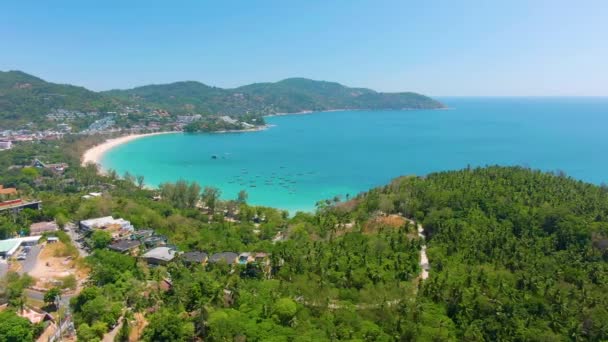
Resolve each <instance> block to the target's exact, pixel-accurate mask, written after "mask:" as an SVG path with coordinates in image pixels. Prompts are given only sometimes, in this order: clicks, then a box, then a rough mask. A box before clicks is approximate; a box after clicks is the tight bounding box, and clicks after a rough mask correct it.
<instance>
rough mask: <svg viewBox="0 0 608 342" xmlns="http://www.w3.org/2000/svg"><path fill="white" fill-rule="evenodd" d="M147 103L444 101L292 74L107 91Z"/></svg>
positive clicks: (315, 105)
mask: <svg viewBox="0 0 608 342" xmlns="http://www.w3.org/2000/svg"><path fill="white" fill-rule="evenodd" d="M106 94H108V95H111V96H116V97H119V98H121V99H123V100H129V101H133V102H136V103H138V104H140V105H141V106H145V107H155V108H162V109H166V110H169V111H171V112H176V113H191V112H198V113H210V114H228V115H243V114H247V113H249V114H275V113H296V112H301V111H309V110H312V111H319V110H330V109H435V108H442V107H443V105H442V104H441V103H439V102H437V101H435V100H433V99H431V98H429V97H426V96H424V95H420V94H416V93H378V92H375V91H373V90H370V89H363V88H349V87H346V86H343V85H341V84H339V83H334V82H324V81H314V80H309V79H305V78H289V79H285V80H283V81H279V82H276V83H255V84H250V85H246V86H242V87H239V88H235V89H221V88H216V87H210V86H207V85H204V84H202V83H199V82H192V81H190V82H177V83H171V84H165V85H151V86H144V87H138V88H134V89H129V90H112V91H108V92H106Z"/></svg>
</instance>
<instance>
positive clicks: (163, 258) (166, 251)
mask: <svg viewBox="0 0 608 342" xmlns="http://www.w3.org/2000/svg"><path fill="white" fill-rule="evenodd" d="M175 254H176V253H175V250H174V249H171V248H169V247H156V248H154V249H151V250H149V251H148V252H146V254H144V255H143V256H142V257H143V258H144V260H146V262H147V263H148V264H151V265H165V264H167V263H168V262H170V261H171V260H173V259H174V258H175Z"/></svg>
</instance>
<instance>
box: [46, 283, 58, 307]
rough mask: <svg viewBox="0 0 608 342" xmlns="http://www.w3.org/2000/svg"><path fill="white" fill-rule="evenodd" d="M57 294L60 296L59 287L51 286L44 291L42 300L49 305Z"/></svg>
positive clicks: (53, 301)
mask: <svg viewBox="0 0 608 342" xmlns="http://www.w3.org/2000/svg"><path fill="white" fill-rule="evenodd" d="M57 296H61V289H59V288H58V287H53V288H52V289H50V290H48V291H46V293H45V294H44V302H45V303H46V304H47V305H51V304H53V303H55V298H56V297H57Z"/></svg>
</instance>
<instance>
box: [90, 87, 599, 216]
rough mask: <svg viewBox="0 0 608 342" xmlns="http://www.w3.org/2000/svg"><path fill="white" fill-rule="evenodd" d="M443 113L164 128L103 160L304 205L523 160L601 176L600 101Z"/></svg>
mask: <svg viewBox="0 0 608 342" xmlns="http://www.w3.org/2000/svg"><path fill="white" fill-rule="evenodd" d="M439 100H441V101H442V102H444V103H445V104H446V105H447V106H449V107H450V109H447V110H410V111H336V112H323V113H313V114H308V115H288V116H276V117H269V118H267V122H268V123H269V124H271V125H274V127H271V128H270V129H268V130H264V131H259V132H246V133H226V134H168V135H158V136H151V137H145V138H141V139H137V140H133V141H131V142H128V143H126V144H123V145H120V146H118V147H115V148H114V149H112V150H110V151H109V152H107V153H106V154H105V155H104V156H103V158H102V161H101V163H102V165H103V167H104V168H112V169H115V170H117V171H118V172H119V174H123V173H124V172H125V171H129V172H131V173H132V174H137V175H144V176H145V182H146V184H147V185H152V186H156V185H158V184H160V183H162V182H167V181H176V180H178V179H186V180H195V181H197V182H199V183H200V184H201V185H203V186H204V185H213V186H216V187H218V188H220V189H221V190H222V197H223V198H225V199H230V198H236V196H237V193H238V192H239V190H241V189H244V190H246V191H247V192H248V194H249V202H250V203H252V204H259V205H267V206H273V207H278V208H283V209H287V210H289V211H291V212H294V211H296V210H314V207H315V203H316V202H317V201H318V200H321V199H326V198H332V197H334V196H336V195H340V196H342V198H343V199H344V198H346V195H347V194H349V195H350V196H354V195H356V194H357V193H359V192H361V191H365V190H368V189H370V188H372V187H374V186H379V185H383V184H386V183H387V182H389V181H390V180H391V179H393V178H395V177H397V176H400V175H412V174H416V175H425V174H428V173H430V172H435V171H443V170H452V169H460V168H464V167H467V166H468V165H470V166H484V165H493V164H499V165H523V166H528V167H531V168H539V169H543V170H549V171H555V170H562V171H565V172H566V173H567V174H568V175H570V176H572V177H575V178H577V179H581V180H584V181H588V182H592V183H596V184H600V183H602V182H607V183H608V134H607V133H606V131H607V130H608V98H440V99H439Z"/></svg>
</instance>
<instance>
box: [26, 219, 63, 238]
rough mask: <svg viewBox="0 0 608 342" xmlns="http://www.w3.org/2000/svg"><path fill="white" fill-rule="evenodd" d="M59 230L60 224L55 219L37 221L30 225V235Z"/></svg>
mask: <svg viewBox="0 0 608 342" xmlns="http://www.w3.org/2000/svg"><path fill="white" fill-rule="evenodd" d="M58 230H59V226H58V225H57V223H56V222H55V221H49V222H37V223H32V224H31V225H30V235H40V234H42V233H47V232H55V231H58Z"/></svg>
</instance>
